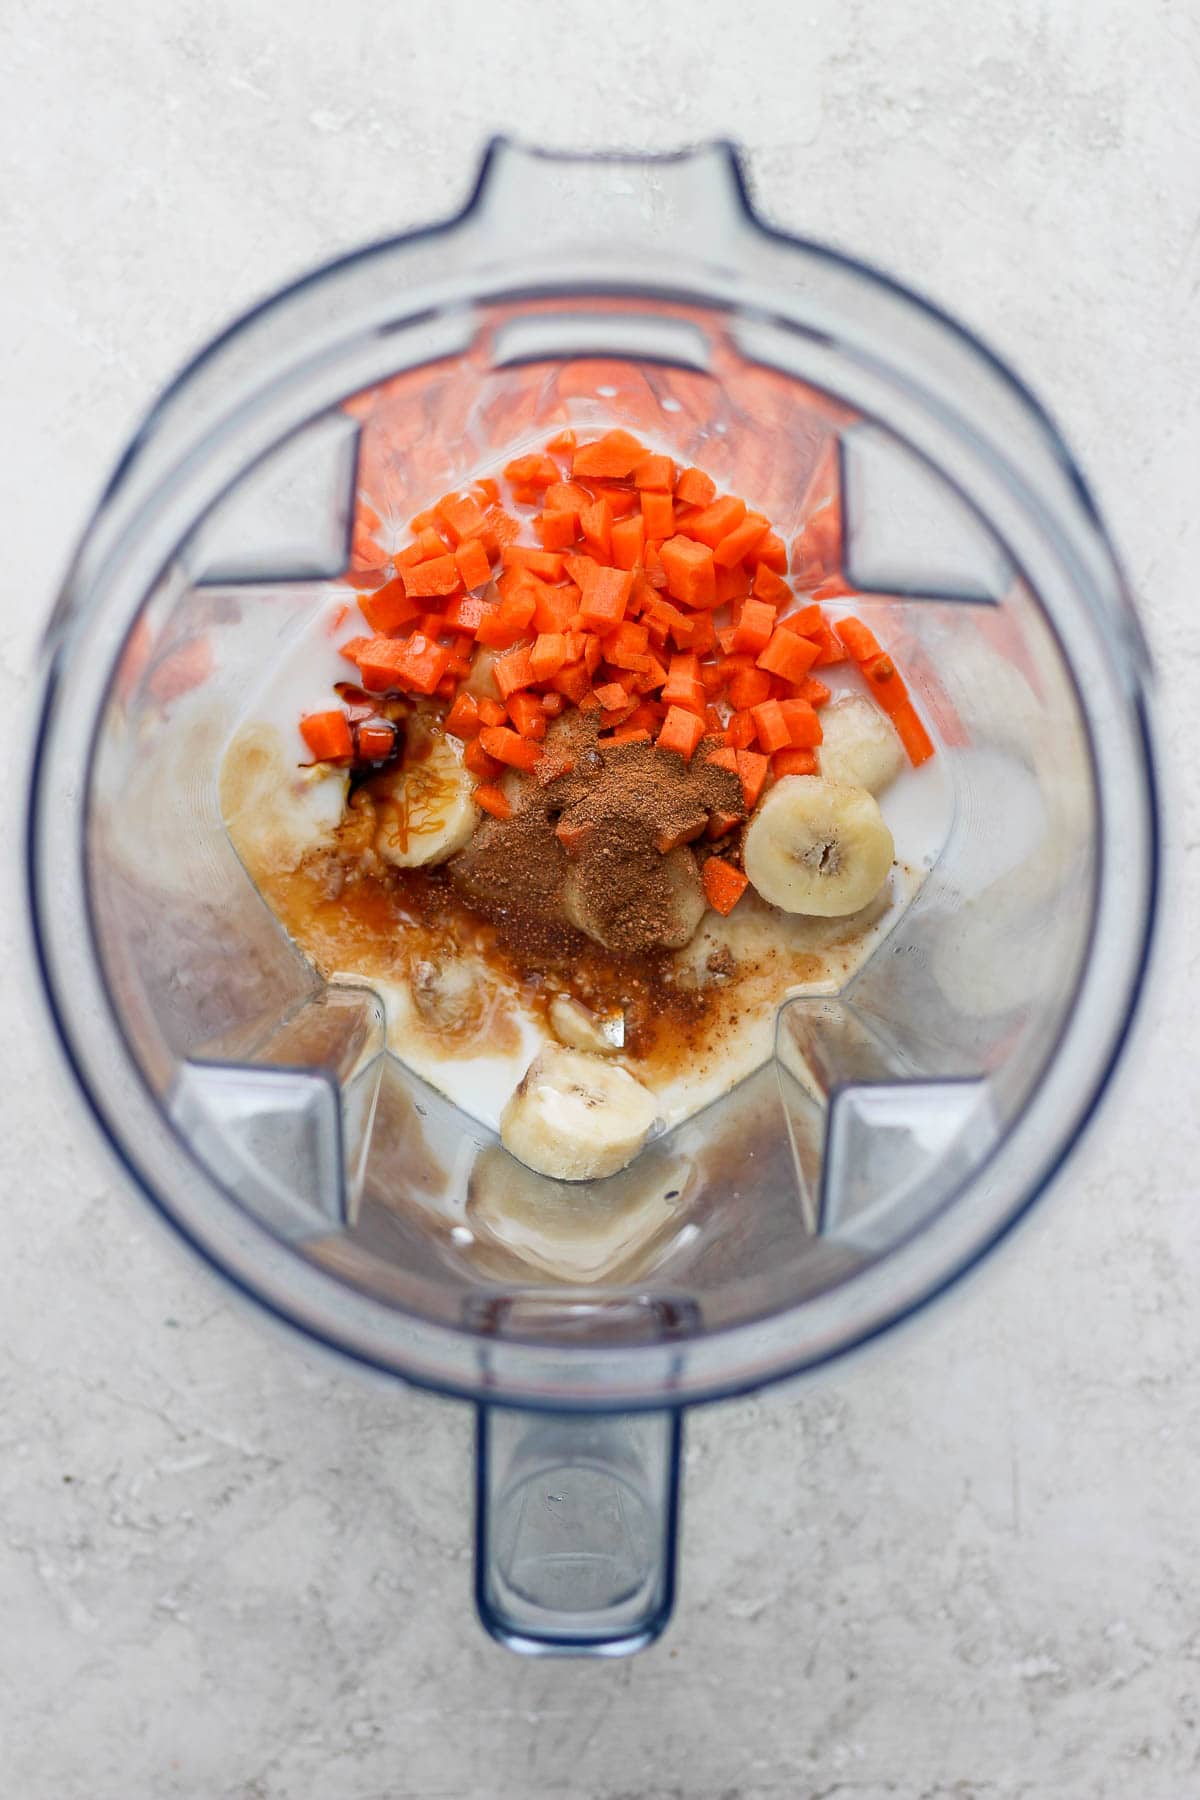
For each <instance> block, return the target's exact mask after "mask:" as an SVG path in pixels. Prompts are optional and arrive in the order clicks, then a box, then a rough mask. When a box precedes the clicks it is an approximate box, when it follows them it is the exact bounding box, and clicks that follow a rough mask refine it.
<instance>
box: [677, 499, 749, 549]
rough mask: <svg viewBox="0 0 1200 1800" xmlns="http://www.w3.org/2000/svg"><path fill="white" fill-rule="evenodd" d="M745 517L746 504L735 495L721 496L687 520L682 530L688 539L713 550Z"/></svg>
mask: <svg viewBox="0 0 1200 1800" xmlns="http://www.w3.org/2000/svg"><path fill="white" fill-rule="evenodd" d="M745 516H746V502H745V501H744V500H739V499H738V498H737V496H736V495H735V494H722V495H721V498H720V499H719V500H714V501H713V503H712V505H711V506H706V507H704V508H703V509H702V510H701V511H700V512H698V513H697V514H696V516H695V517H694V518H692V519H689V520H688V521H687V523H686V524H685V525H684V526H683V527H682V530H683V531H684V532H685V533H686V534H687V536H688V537H690V538H695V539H696V540H697V541H698V542H699V543H701V544H707V545H708V547H709V549H710V550H715V549H716V547H717V545H718V544H719V543H720V542H721V539H722V538H724V537H728V536H729V533H730V532H731V531H734V530H735V529H736V528H737V526H739V525H740V524H741V522H742V520H743V519H744V518H745Z"/></svg>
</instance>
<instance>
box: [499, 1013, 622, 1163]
mask: <svg viewBox="0 0 1200 1800" xmlns="http://www.w3.org/2000/svg"><path fill="white" fill-rule="evenodd" d="M656 1116H657V1110H656V1104H655V1100H654V1096H653V1094H651V1092H650V1091H649V1089H648V1088H644V1087H643V1086H642V1084H641V1082H640V1081H635V1080H634V1078H633V1076H632V1075H630V1074H629V1073H628V1071H627V1070H625V1069H622V1068H620V1067H619V1066H618V1065H617V1064H615V1063H610V1062H606V1061H605V1060H604V1058H603V1057H600V1056H591V1055H588V1053H587V1052H586V1051H583V1050H561V1049H559V1048H558V1047H557V1046H556V1045H547V1046H546V1048H545V1049H544V1050H542V1051H541V1052H540V1053H539V1054H538V1055H537V1056H536V1057H535V1058H534V1060H533V1061H532V1062H531V1063H530V1065H529V1067H528V1069H526V1071H525V1074H524V1076H523V1078H522V1080H521V1083H520V1086H519V1087H518V1088H517V1089H516V1091H515V1093H514V1094H513V1096H512V1098H511V1100H510V1101H509V1102H508V1105H507V1106H506V1107H505V1109H504V1111H503V1112H502V1113H501V1115H500V1142H501V1143H502V1144H503V1145H504V1148H505V1149H506V1150H507V1151H508V1152H509V1154H510V1155H512V1156H515V1157H516V1158H517V1160H518V1162H523V1163H524V1164H525V1165H526V1167H527V1168H530V1169H535V1170H536V1171H537V1173H538V1174H539V1175H550V1176H553V1178H554V1179H555V1180H556V1181H599V1180H601V1179H602V1178H603V1177H604V1176H605V1175H615V1174H616V1172H617V1170H618V1169H623V1168H625V1167H626V1166H627V1164H629V1163H631V1162H632V1161H633V1159H634V1157H635V1156H636V1155H637V1153H638V1151H639V1150H640V1149H641V1148H642V1145H643V1144H644V1143H645V1141H646V1138H647V1137H648V1135H649V1132H650V1128H651V1126H652V1125H653V1124H654V1121H655V1118H656Z"/></svg>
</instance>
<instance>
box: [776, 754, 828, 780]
mask: <svg viewBox="0 0 1200 1800" xmlns="http://www.w3.org/2000/svg"><path fill="white" fill-rule="evenodd" d="M771 773H772V774H773V775H775V776H782V775H815V774H816V773H817V755H816V751H815V750H796V749H790V750H777V751H776V752H775V754H774V756H773V757H772V758H771Z"/></svg>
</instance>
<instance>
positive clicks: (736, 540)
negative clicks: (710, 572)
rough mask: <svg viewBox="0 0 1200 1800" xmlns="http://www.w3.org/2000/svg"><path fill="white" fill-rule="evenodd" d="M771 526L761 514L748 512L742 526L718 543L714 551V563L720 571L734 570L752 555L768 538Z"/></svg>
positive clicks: (735, 527) (736, 526)
mask: <svg viewBox="0 0 1200 1800" xmlns="http://www.w3.org/2000/svg"><path fill="white" fill-rule="evenodd" d="M769 530H770V525H769V523H768V521H767V520H766V519H764V518H763V516H762V514H761V513H753V512H748V513H747V514H746V516H745V518H744V519H743V520H742V522H741V524H740V525H735V526H734V528H733V530H732V531H731V532H729V533H727V535H726V536H725V537H723V538H722V539H721V540H720V542H719V543H718V545H717V547H716V549H715V550H714V551H713V561H714V562H715V563H716V565H717V567H718V568H720V569H732V568H733V567H734V566H735V564H737V563H740V562H741V561H742V560H743V558H744V557H747V556H749V555H750V553H751V551H752V550H753V549H754V547H755V545H756V544H757V543H759V541H760V540H761V539H762V538H763V537H765V536H766V534H767V532H768V531H769Z"/></svg>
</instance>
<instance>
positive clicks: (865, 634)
mask: <svg viewBox="0 0 1200 1800" xmlns="http://www.w3.org/2000/svg"><path fill="white" fill-rule="evenodd" d="M833 629H834V630H835V631H836V632H837V635H838V637H839V638H840V639H841V640H842V643H843V644H844V645H845V646H846V649H847V651H848V652H849V654H850V656H851V657H852V658H853V659H854V661H855V662H856V663H864V662H866V661H867V660H868V658H869V657H872V656H882V655H883V645H882V644H881V643H880V642H879V639H878V638H877V637H876V636H875V633H874V632H873V631H871V630H870V629H869V628H868V627H867V626H866V625H864V624H863V622H862V620H861V619H855V618H846V619H835V620H834V626H833Z"/></svg>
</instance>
